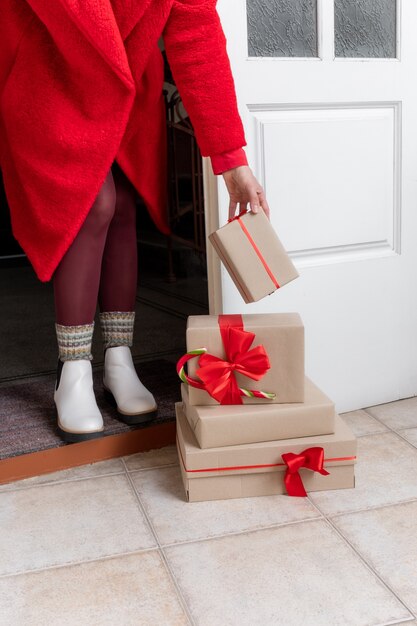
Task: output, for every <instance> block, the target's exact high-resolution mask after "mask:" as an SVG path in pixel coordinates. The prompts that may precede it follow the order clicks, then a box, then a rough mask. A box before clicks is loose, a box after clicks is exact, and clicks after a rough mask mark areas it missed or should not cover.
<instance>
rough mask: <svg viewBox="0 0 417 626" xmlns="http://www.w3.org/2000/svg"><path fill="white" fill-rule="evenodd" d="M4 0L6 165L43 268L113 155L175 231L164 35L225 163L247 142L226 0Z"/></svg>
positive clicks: (199, 123)
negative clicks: (219, 3)
mask: <svg viewBox="0 0 417 626" xmlns="http://www.w3.org/2000/svg"><path fill="white" fill-rule="evenodd" d="M1 4H2V7H1V20H0V168H1V170H2V174H3V179H4V185H5V190H6V195H7V198H8V202H9V206H10V215H11V222H12V229H13V234H14V236H15V238H16V239H17V241H18V242H19V244H20V245H21V247H22V248H23V250H24V251H25V253H26V254H27V257H28V259H29V260H30V262H31V263H32V265H33V267H34V270H35V272H36V274H37V276H38V277H39V279H40V280H41V281H48V280H50V279H51V277H52V274H53V272H54V270H55V269H56V267H57V265H58V263H59V261H60V260H61V258H62V257H63V255H64V254H65V252H66V251H67V249H68V248H69V246H70V245H71V243H72V241H73V240H74V238H75V236H76V234H77V233H78V230H79V228H80V227H81V225H82V223H83V221H84V219H85V217H86V215H87V213H88V211H89V209H90V207H91V205H92V204H93V202H94V199H95V197H96V196H97V193H98V191H99V189H100V187H101V185H102V183H103V181H104V179H105V177H106V175H107V173H108V171H109V169H110V167H111V164H112V162H113V161H114V160H116V161H117V162H118V163H119V165H120V166H121V168H122V169H123V170H124V172H125V173H126V175H127V176H128V177H129V179H130V180H131V181H132V183H133V184H134V185H135V187H136V189H137V191H138V193H139V194H140V195H141V196H142V198H143V200H144V202H145V204H146V206H147V208H148V211H149V213H150V215H151V216H152V218H153V220H154V222H155V224H156V225H157V227H158V228H159V229H160V230H161V231H162V232H164V233H169V226H168V223H167V218H166V206H167V196H166V189H167V184H166V160H167V155H166V123H165V108H164V100H163V94H162V85H163V79H164V76H163V57H162V54H161V51H160V49H159V47H158V44H157V42H158V39H159V37H160V36H161V34H162V35H163V38H164V43H165V49H166V54H167V58H168V61H169V63H170V67H171V71H172V73H173V76H174V79H175V81H176V84H177V87H178V89H179V91H180V94H181V96H182V99H183V102H184V106H185V108H186V110H187V112H188V114H189V115H190V119H191V122H192V123H193V126H194V129H195V133H196V140H197V143H198V145H199V148H200V150H201V153H202V155H203V156H213V157H214V159H215V158H216V155H217V163H219V161H220V162H221V158H220V157H219V155H220V154H221V153H223V152H227V151H233V150H236V149H238V148H241V147H242V146H244V145H246V138H245V134H244V129H243V125H242V121H241V118H240V116H239V112H238V108H237V102H236V94H235V85H234V80H233V76H232V73H231V68H230V61H229V58H228V56H227V51H226V38H225V35H224V32H223V30H222V26H221V23H220V19H219V16H218V13H217V10H216V0H134V1H133V0H1ZM235 154H236V153H235ZM212 162H213V163H214V160H213V161H212Z"/></svg>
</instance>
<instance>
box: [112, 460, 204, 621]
mask: <svg viewBox="0 0 417 626" xmlns="http://www.w3.org/2000/svg"><path fill="white" fill-rule="evenodd" d="M122 463H123V465H124V468H125V475H126V477H127V480H128V482H129V484H130V487H131V489H132V490H133V494H134V495H135V497H136V500H137V502H138V504H139V508H140V510H141V512H142V515H143V517H144V519H145V520H146V522H147V524H148V526H149V528H150V530H151V533H152V534H153V536H154V539H155V541H156V543H157V549H158V554H159V555H160V557H161V560H162V562H163V564H164V567H165V570H166V572H167V573H168V576H169V578H170V579H171V582H172V584H173V586H174V589H175V592H176V594H177V598H178V601H179V603H180V605H181V607H182V609H183V611H184V613H185V615H186V617H187V619H188V621H189V623H190V625H191V626H195V622H194V620H193V618H192V615H191V610H190V608H189V606H188V604H187V602H186V600H185V598H184V595H183V593H182V590H181V588H180V586H179V583H178V581H177V579H176V577H175V575H174V572H173V570H172V569H171V565H170V563H169V562H168V559H167V557H166V554H165V552H164V550H163V547H162V546H161V543H160V541H159V538H158V533H157V532H156V529H155V527H154V525H153V523H152V520H151V519H150V517H149V515H148V514H147V511H146V509H145V506H144V505H143V502H142V500H141V498H140V496H139V493H138V492H137V489H136V487H135V484H134V482H133V479H132V477H131V475H130V472H129V471H128V469H127V466H126V462H125V460H124V459H123V458H122Z"/></svg>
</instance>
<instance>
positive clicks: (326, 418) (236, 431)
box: [181, 377, 335, 448]
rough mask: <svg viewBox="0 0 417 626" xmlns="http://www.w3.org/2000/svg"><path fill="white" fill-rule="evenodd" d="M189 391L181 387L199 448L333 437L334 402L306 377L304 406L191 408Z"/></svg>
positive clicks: (271, 405)
mask: <svg viewBox="0 0 417 626" xmlns="http://www.w3.org/2000/svg"><path fill="white" fill-rule="evenodd" d="M189 391H190V388H189V387H188V385H187V384H185V383H182V384H181V397H182V401H183V409H184V413H185V416H186V417H187V420H188V423H189V425H190V426H191V429H192V431H193V433H194V435H195V438H196V439H197V442H198V444H199V446H200V447H201V448H215V447H218V446H232V445H237V444H244V443H255V442H257V441H273V440H276V439H293V438H296V437H309V436H312V435H327V434H330V433H334V428H335V405H334V402H332V400H330V398H328V397H327V396H326V394H325V393H323V391H321V390H320V389H319V388H318V387H317V386H316V385H315V384H314V383H313V382H312V381H311V380H310V379H309V378H307V377H306V378H305V397H304V402H291V403H288V404H268V405H266V406H260V405H259V404H256V405H253V404H252V405H247V406H245V405H242V404H237V405H236V404H233V405H226V406H221V407H220V406H212V405H209V406H193V405H191V404H190V403H189Z"/></svg>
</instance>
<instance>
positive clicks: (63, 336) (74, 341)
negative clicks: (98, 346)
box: [55, 321, 94, 361]
mask: <svg viewBox="0 0 417 626" xmlns="http://www.w3.org/2000/svg"><path fill="white" fill-rule="evenodd" d="M55 329H56V336H57V340H58V350H59V358H60V360H61V361H74V360H76V359H88V360H89V361H92V360H93V355H92V354H91V343H92V340H93V332H94V321H93V322H92V323H91V324H80V325H78V326H64V325H63V324H55Z"/></svg>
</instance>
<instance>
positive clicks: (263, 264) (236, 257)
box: [208, 210, 299, 302]
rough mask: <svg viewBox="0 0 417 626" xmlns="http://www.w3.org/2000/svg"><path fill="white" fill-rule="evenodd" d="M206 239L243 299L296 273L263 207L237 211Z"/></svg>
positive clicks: (252, 297)
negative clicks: (261, 208) (256, 211)
mask: <svg viewBox="0 0 417 626" xmlns="http://www.w3.org/2000/svg"><path fill="white" fill-rule="evenodd" d="M208 238H209V241H210V242H211V243H212V245H213V247H214V249H215V250H216V252H217V254H218V255H219V257H220V259H221V261H222V262H223V265H224V266H225V268H226V270H227V271H228V273H229V275H230V277H231V279H232V280H233V282H234V284H235V285H236V287H237V289H238V290H239V293H240V294H241V296H242V298H243V299H244V301H245V302H256V301H257V300H260V299H261V298H263V297H265V296H267V295H269V294H271V293H273V292H274V291H276V290H277V289H279V288H280V287H282V286H283V285H286V284H287V283H289V282H290V281H292V280H294V278H297V277H298V276H299V274H298V272H297V270H296V268H295V267H294V264H293V262H292V261H291V259H290V257H289V256H288V254H287V252H286V251H285V249H284V247H283V245H282V243H281V241H280V240H279V238H278V235H277V234H276V232H275V230H274V228H273V226H272V224H271V222H270V221H269V219H268V218H267V216H266V215H265V213H264V211H263V210H260V211H259V212H258V213H253V211H247V212H246V211H245V212H243V213H240V214H239V215H237V216H236V217H234V218H233V219H231V220H230V221H229V222H228V223H227V224H225V225H224V226H222V227H221V228H219V229H218V230H216V231H215V232H213V233H211V234H210V235H209V237H208Z"/></svg>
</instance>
